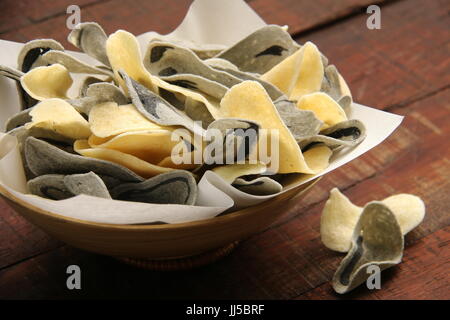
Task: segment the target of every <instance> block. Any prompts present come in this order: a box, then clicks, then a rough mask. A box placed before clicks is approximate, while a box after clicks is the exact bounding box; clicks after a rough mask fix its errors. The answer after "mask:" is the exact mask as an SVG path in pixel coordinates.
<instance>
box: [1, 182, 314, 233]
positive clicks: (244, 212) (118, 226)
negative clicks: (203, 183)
mask: <svg viewBox="0 0 450 320" xmlns="http://www.w3.org/2000/svg"><path fill="white" fill-rule="evenodd" d="M321 178H322V177H317V178H315V179H314V180H311V181H309V182H308V183H306V184H305V185H306V186H305V188H303V189H302V190H300V192H301V193H303V192H306V191H307V190H309V189H310V188H312V187H313V186H314V185H315V184H316V183H317V182H318V181H319V180H320V179H321ZM301 186H302V185H299V186H297V187H294V188H292V189H291V190H289V191H287V192H286V193H284V194H280V195H278V196H276V197H275V198H272V199H268V200H266V201H275V200H276V199H279V200H280V198H281V199H282V198H284V197H287V196H289V194H290V193H291V192H293V191H294V190H295V189H297V188H299V187H301ZM0 195H2V196H4V197H5V198H7V199H8V200H10V201H12V202H14V203H16V204H18V205H20V206H22V207H25V208H26V209H28V210H30V211H33V212H37V213H39V214H42V215H44V216H47V217H50V218H53V219H57V220H62V221H64V222H71V223H75V224H82V225H85V226H88V227H98V228H107V229H111V228H112V229H120V230H124V229H126V230H163V229H182V228H189V227H195V226H200V225H204V224H209V223H211V221H212V220H214V222H224V221H227V220H230V219H234V218H236V217H239V216H243V215H247V214H251V213H252V212H253V211H254V210H255V208H257V207H258V206H260V205H264V203H266V201H264V202H262V203H260V204H258V205H256V206H251V207H247V208H244V209H240V210H237V211H233V212H231V213H228V214H226V215H223V216H215V217H212V218H208V219H202V220H197V221H189V222H181V223H168V224H112V223H104V222H93V221H88V220H81V219H77V218H72V217H66V216H63V215H60V214H57V213H53V212H50V211H47V210H44V209H41V208H38V207H36V206H34V205H32V204H30V203H28V202H25V201H23V200H21V199H19V198H17V197H16V196H15V195H13V194H12V193H10V192H9V191H8V190H6V189H5V188H4V187H3V186H2V185H0ZM295 197H296V195H294V196H293V197H291V199H293V198H295Z"/></svg>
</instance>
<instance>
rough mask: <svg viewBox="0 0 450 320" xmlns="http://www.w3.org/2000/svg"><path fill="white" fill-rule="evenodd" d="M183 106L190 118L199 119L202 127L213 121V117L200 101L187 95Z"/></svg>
mask: <svg viewBox="0 0 450 320" xmlns="http://www.w3.org/2000/svg"><path fill="white" fill-rule="evenodd" d="M183 107H184V110H183V111H184V113H185V114H186V115H187V116H188V117H189V118H191V119H192V120H194V121H200V123H201V126H202V128H203V129H206V128H207V127H208V126H209V125H210V124H211V123H212V122H213V121H214V117H213V116H212V115H211V113H210V112H209V111H208V108H207V107H206V105H205V104H204V103H202V102H199V101H197V100H194V99H192V98H189V97H187V98H186V101H185V102H184V106H183Z"/></svg>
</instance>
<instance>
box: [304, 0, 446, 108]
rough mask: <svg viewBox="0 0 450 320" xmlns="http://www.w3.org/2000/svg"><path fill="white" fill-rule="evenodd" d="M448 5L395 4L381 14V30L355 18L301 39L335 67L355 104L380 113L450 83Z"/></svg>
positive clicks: (439, 0) (441, 0)
mask: <svg viewBox="0 0 450 320" xmlns="http://www.w3.org/2000/svg"><path fill="white" fill-rule="evenodd" d="M449 10H450V3H449V2H448V1H445V0H436V1H427V2H424V1H420V0H410V1H399V2H395V3H393V4H391V5H389V6H386V7H382V9H381V27H382V28H381V29H380V30H369V29H367V28H366V19H367V17H368V16H367V15H358V16H356V17H354V18H351V19H348V20H345V21H342V22H341V23H338V24H335V25H333V26H330V27H329V28H326V29H323V30H319V31H317V32H314V33H311V34H306V35H303V36H301V37H299V38H297V40H298V41H300V42H305V41H307V40H311V41H313V42H314V43H315V44H317V45H318V47H319V49H320V50H321V51H322V52H323V53H324V54H325V55H326V56H327V57H329V59H330V63H332V64H335V65H336V66H337V67H338V69H339V70H340V72H341V73H342V74H343V76H344V78H345V79H346V80H347V82H348V83H349V85H350V89H351V90H352V92H353V94H354V98H355V100H356V101H358V102H360V103H363V104H366V105H369V106H373V107H377V108H382V109H386V108H388V107H390V106H393V105H398V104H404V103H405V102H408V101H409V102H411V101H413V100H414V99H417V98H419V97H422V96H426V95H427V94H429V93H430V92H436V91H439V90H440V89H442V88H443V87H446V86H448V85H449V84H450V55H449V49H448V48H449V47H448V46H449V39H450V28H449V25H450V17H449V15H448V11H449Z"/></svg>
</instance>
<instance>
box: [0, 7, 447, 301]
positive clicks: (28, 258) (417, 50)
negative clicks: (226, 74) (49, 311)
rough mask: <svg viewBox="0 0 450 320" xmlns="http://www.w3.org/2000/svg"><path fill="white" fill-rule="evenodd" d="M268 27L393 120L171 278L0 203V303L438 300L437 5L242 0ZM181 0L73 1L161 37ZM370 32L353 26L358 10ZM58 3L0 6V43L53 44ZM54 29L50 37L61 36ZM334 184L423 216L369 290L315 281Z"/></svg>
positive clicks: (90, 12) (324, 274)
mask: <svg viewBox="0 0 450 320" xmlns="http://www.w3.org/2000/svg"><path fill="white" fill-rule="evenodd" d="M247 2H248V3H249V5H250V6H251V7H253V8H254V9H255V11H256V12H258V13H259V14H260V15H261V17H262V18H263V19H265V20H266V21H267V22H268V23H276V24H282V25H283V24H287V25H289V31H290V32H291V34H292V35H293V36H294V38H295V39H296V40H297V41H298V42H300V43H303V42H305V41H308V40H310V41H313V42H314V43H316V44H317V45H318V47H319V48H320V49H321V51H322V52H323V53H324V54H325V55H326V56H327V57H328V58H329V60H330V63H332V64H335V65H336V66H337V67H338V69H339V70H340V71H341V73H342V74H343V76H344V77H345V79H346V80H347V82H348V84H349V86H350V88H351V90H352V92H353V94H354V97H355V100H356V101H358V102H359V103H362V104H366V105H369V106H373V107H376V108H378V109H383V110H388V111H389V112H394V113H397V114H401V115H404V116H405V120H404V122H403V123H402V125H401V126H400V128H399V129H397V130H396V131H395V132H394V133H393V134H392V135H391V136H390V137H389V138H388V139H387V140H386V141H384V142H383V143H382V144H381V145H379V146H378V147H376V148H374V149H373V150H371V151H370V152H368V153H366V154H365V155H363V156H361V157H360V158H358V159H356V160H354V161H352V162H351V163H350V164H347V165H345V166H343V167H341V168H340V169H338V170H336V171H334V172H332V173H330V174H328V175H327V176H326V177H325V178H324V179H322V180H321V181H320V182H319V184H318V185H317V186H316V187H315V189H314V191H313V192H311V193H310V194H309V195H308V196H307V197H306V198H305V199H303V200H302V201H299V202H298V203H297V204H296V205H295V207H293V208H292V209H290V210H289V212H288V213H287V214H286V215H285V216H284V217H283V218H282V219H281V220H279V221H277V222H276V223H275V224H273V225H272V226H271V227H270V228H269V229H267V230H265V231H263V232H261V233H259V234H256V235H254V236H252V237H251V238H249V239H247V240H246V241H244V242H242V243H241V244H240V246H238V248H237V249H235V251H234V252H233V253H232V254H231V255H229V256H227V257H225V258H224V259H222V260H220V261H218V262H216V263H214V264H211V265H209V266H206V267H202V268H199V269H195V270H191V271H182V272H171V273H165V272H150V271H146V270H141V269H136V268H133V267H130V266H127V265H124V264H121V263H119V262H117V261H116V260H114V259H112V258H109V257H105V256H99V255H95V254H91V253H87V252H84V251H81V250H78V249H74V248H72V247H69V246H67V245H65V244H63V243H61V242H59V241H57V240H55V239H53V238H51V237H50V236H48V235H46V234H45V233H44V232H43V231H41V230H39V229H38V228H36V227H34V226H33V225H31V224H29V223H28V222H27V221H25V220H24V219H23V218H22V217H21V216H19V215H18V214H17V213H15V212H14V211H13V210H12V209H10V208H9V207H8V206H7V205H6V204H5V203H4V202H3V201H0V299H13V298H22V299H37V298H56V299H64V298H151V299H180V298H188V299H195V298H203V299H221V298H225V299H449V298H450V279H449V274H448V270H449V267H450V263H449V261H450V234H449V233H450V229H449V225H450V214H449V213H450V192H449V191H450V143H449V138H448V137H449V136H450V125H449V124H450V104H449V101H450V18H449V14H448V13H449V11H450V2H448V1H446V0H433V1H422V0H397V1H368V0H340V1H335V0H316V1H309V0H251V1H247ZM190 3H191V1H190V0H164V1H161V0H158V1H156V0H133V1H124V0H107V1H102V0H78V1H77V4H78V5H79V6H80V7H81V18H82V20H83V21H96V22H98V23H100V24H101V25H102V26H103V27H104V28H105V30H106V31H107V33H110V32H113V31H115V30H116V29H119V28H123V29H126V30H129V31H131V32H133V33H135V34H140V33H142V32H145V31H148V30H155V31H158V32H160V33H167V32H169V31H171V30H172V29H173V28H175V27H176V26H177V25H178V24H179V23H180V22H181V20H182V19H183V16H184V14H185V12H186V10H187V8H188V7H189V4H190ZM373 3H376V4H378V5H379V6H380V7H381V15H382V28H381V30H368V29H367V28H366V19H367V17H368V15H367V14H366V13H365V12H366V8H367V6H368V5H369V4H373ZM69 4H72V2H71V1H65V0H57V1H45V0H35V1H32V0H27V1H15V0H14V1H12V0H3V1H1V2H0V39H6V40H12V41H20V42H25V41H29V40H31V39H35V38H54V39H56V40H58V41H61V42H62V43H63V44H64V46H65V47H66V48H67V49H74V48H73V47H71V46H70V45H69V44H68V43H67V41H66V40H65V38H66V34H67V33H66V32H65V31H66V29H65V19H66V17H67V16H66V13H65V10H66V8H67V6H68V5H69ZM62 30H63V31H62ZM333 187H337V188H339V189H340V190H341V191H342V192H344V193H345V194H346V195H347V196H348V197H349V198H350V199H351V200H352V201H353V202H354V203H356V204H358V205H364V204H365V203H366V202H368V201H370V200H375V199H383V198H385V197H387V196H389V195H392V194H396V193H412V194H416V195H418V196H420V197H421V198H423V200H424V201H425V204H426V208H427V213H426V217H425V220H424V222H423V223H422V224H421V225H420V226H419V227H418V228H417V229H415V230H413V231H412V232H411V233H410V234H408V235H407V236H406V245H405V253H404V258H403V262H402V263H401V264H400V265H398V266H396V267H394V268H392V269H389V270H387V271H384V272H383V273H382V288H381V290H369V289H367V288H364V287H361V288H358V289H356V290H355V291H353V292H351V293H350V294H347V295H342V296H340V295H337V294H335V293H334V291H333V290H332V288H331V285H330V283H329V281H330V279H331V278H332V276H333V273H334V271H335V270H336V268H337V266H338V264H339V262H340V261H341V260H342V258H343V255H342V254H338V253H335V252H332V251H330V250H328V249H327V248H325V247H324V246H323V245H322V243H321V241H320V234H319V221H320V214H321V211H322V209H323V206H324V202H325V201H326V199H327V197H328V194H329V191H330V190H331V189H332V188H333ZM71 264H77V265H79V266H80V267H81V269H82V271H83V278H82V290H79V291H69V290H67V288H66V277H67V275H66V273H65V271H66V267H67V266H68V265H71Z"/></svg>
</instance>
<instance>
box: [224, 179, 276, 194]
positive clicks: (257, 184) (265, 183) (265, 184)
mask: <svg viewBox="0 0 450 320" xmlns="http://www.w3.org/2000/svg"><path fill="white" fill-rule="evenodd" d="M232 186H233V187H235V188H236V189H239V190H241V191H243V192H245V193H249V194H252V195H255V196H267V195H271V194H276V193H278V192H281V190H283V186H282V185H281V184H279V183H278V182H276V181H275V180H273V179H270V178H269V177H259V178H256V179H253V180H244V179H242V178H237V179H236V180H234V182H233V184H232Z"/></svg>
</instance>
